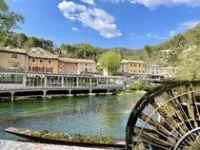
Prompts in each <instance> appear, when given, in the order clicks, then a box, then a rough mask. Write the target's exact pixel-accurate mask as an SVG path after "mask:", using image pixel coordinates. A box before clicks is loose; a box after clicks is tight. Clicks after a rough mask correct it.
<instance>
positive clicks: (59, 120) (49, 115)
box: [0, 93, 142, 140]
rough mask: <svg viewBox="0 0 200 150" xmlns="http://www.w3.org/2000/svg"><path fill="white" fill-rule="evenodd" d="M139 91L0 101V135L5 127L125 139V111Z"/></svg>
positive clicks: (7, 136)
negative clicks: (121, 94) (118, 94)
mask: <svg viewBox="0 0 200 150" xmlns="http://www.w3.org/2000/svg"><path fill="white" fill-rule="evenodd" d="M141 96H142V94H138V93H134V94H127V95H123V96H117V95H107V96H90V97H67V98H54V99H47V100H25V101H17V102H13V103H11V102H6V103H0V129H1V130H0V138H1V139H9V140H19V139H20V138H19V137H16V136H14V135H11V134H8V133H6V132H4V131H3V129H5V128H7V127H13V126H14V127H21V128H30V129H37V130H51V131H59V132H67V133H81V134H85V135H95V136H108V137H116V138H125V128H126V123H127V120H128V117H129V114H130V112H131V110H132V108H133V107H134V105H135V103H136V102H137V100H139V99H140V97H141Z"/></svg>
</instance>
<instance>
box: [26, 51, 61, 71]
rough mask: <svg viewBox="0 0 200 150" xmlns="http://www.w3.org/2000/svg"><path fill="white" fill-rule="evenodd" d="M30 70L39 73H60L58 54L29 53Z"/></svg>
mask: <svg viewBox="0 0 200 150" xmlns="http://www.w3.org/2000/svg"><path fill="white" fill-rule="evenodd" d="M28 71H29V72H37V73H58V56H57V55H48V54H37V53H28Z"/></svg>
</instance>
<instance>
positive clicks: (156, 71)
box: [146, 64, 161, 76]
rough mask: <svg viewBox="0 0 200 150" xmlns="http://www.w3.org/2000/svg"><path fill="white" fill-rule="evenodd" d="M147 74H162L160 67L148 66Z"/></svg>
mask: <svg viewBox="0 0 200 150" xmlns="http://www.w3.org/2000/svg"><path fill="white" fill-rule="evenodd" d="M146 73H147V74H148V75H153V76H159V75H160V74H161V68H160V66H158V65H148V64H147V65H146Z"/></svg>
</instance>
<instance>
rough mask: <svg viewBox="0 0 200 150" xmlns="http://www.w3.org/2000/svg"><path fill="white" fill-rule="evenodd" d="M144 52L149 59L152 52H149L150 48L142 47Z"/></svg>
mask: <svg viewBox="0 0 200 150" xmlns="http://www.w3.org/2000/svg"><path fill="white" fill-rule="evenodd" d="M144 51H145V52H146V53H147V55H148V56H149V57H151V54H152V52H151V47H150V46H148V45H146V46H144Z"/></svg>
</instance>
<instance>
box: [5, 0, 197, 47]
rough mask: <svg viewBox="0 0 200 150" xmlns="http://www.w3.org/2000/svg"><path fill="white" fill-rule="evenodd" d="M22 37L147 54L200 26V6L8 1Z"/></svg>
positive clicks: (190, 1)
mask: <svg viewBox="0 0 200 150" xmlns="http://www.w3.org/2000/svg"><path fill="white" fill-rule="evenodd" d="M5 2H6V3H7V4H8V6H9V8H10V10H11V11H14V12H17V13H20V14H22V15H23V16H24V17H25V23H24V24H20V30H19V29H18V30H15V31H16V32H18V33H24V34H26V35H27V36H29V37H30V36H35V37H37V38H43V39H48V40H51V41H53V42H54V43H55V44H56V45H57V47H59V46H60V45H61V44H62V43H64V44H70V45H73V44H82V43H85V44H90V45H92V46H94V47H100V48H114V47H124V48H128V49H141V48H143V47H144V46H146V45H149V46H153V45H156V44H160V43H162V42H165V41H167V40H169V39H170V38H172V37H173V36H174V35H176V34H178V33H184V32H185V31H186V30H188V29H190V28H192V27H194V26H195V25H197V24H198V23H200V0H5Z"/></svg>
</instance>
